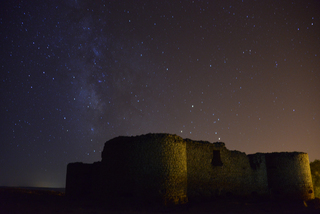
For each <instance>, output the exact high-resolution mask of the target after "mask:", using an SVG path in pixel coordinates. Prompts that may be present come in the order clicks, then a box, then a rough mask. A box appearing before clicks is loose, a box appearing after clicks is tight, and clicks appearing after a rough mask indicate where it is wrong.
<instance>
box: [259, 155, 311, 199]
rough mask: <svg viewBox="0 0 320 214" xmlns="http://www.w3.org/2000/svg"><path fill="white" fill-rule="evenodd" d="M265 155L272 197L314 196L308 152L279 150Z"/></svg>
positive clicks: (304, 197) (296, 197) (303, 197)
mask: <svg viewBox="0 0 320 214" xmlns="http://www.w3.org/2000/svg"><path fill="white" fill-rule="evenodd" d="M265 155H266V163H267V174H268V186H269V189H270V193H271V196H272V197H274V198H279V199H303V200H309V199H313V198H314V192H313V185H312V178H311V173H310V165H309V156H308V154H306V153H302V152H281V153H267V154H265Z"/></svg>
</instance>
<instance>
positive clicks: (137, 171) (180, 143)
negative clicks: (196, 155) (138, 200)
mask: <svg viewBox="0 0 320 214" xmlns="http://www.w3.org/2000/svg"><path fill="white" fill-rule="evenodd" d="M186 160H187V158H186V142H185V141H184V140H183V139H182V138H181V137H178V136H176V135H168V134H157V135H151V134H149V135H143V136H139V137H122V138H116V139H113V140H111V141H108V142H107V143H106V144H105V148H104V151H103V154H102V164H103V167H104V168H105V170H104V171H105V172H107V171H108V173H105V175H104V176H105V177H106V180H108V179H109V180H110V181H111V184H106V185H105V191H106V192H110V190H111V192H113V194H131V195H133V196H136V197H142V198H149V197H150V198H159V199H160V200H164V202H165V203H174V204H179V203H185V202H186V201H187V163H186ZM119 163H121V164H119ZM120 166H121V167H120ZM107 177H108V178H107ZM124 186H125V188H123V187H124ZM119 188H121V189H120V190H119Z"/></svg>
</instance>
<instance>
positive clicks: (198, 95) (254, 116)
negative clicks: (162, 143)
mask: <svg viewBox="0 0 320 214" xmlns="http://www.w3.org/2000/svg"><path fill="white" fill-rule="evenodd" d="M0 8H1V9H0V10H1V13H0V14H1V15H0V24H1V33H0V36H1V56H2V57H1V59H0V60H1V80H2V83H1V100H2V105H1V118H2V120H1V121H2V122H1V125H2V126H1V136H2V143H1V147H0V151H1V152H0V171H1V178H0V185H24V186H55V187H61V186H64V184H65V172H66V165H67V163H69V162H76V161H81V162H89V163H91V162H94V161H99V160H101V158H100V152H101V151H102V149H103V145H104V142H106V141H107V140H109V139H111V138H113V137H116V136H119V135H125V136H131V135H140V134H146V133H171V134H177V135H179V136H181V137H183V138H190V139H193V140H207V141H209V142H216V141H223V142H225V143H226V146H227V148H228V149H231V150H240V151H243V152H246V153H248V154H250V153H256V152H273V151H303V152H307V153H308V154H309V157H310V160H311V161H313V160H314V159H319V158H320V153H319V152H320V118H319V115H320V71H319V70H320V59H319V56H320V53H319V51H320V20H319V17H320V16H319V9H320V2H319V1H317V0H314V1H312V0H307V1H272V0H270V1H251V0H248V1H247V0H242V1H241V0H239V1H235V0H232V1H171V0H170V1H160V0H159V1H147V0H145V1H131V0H127V1H98V0H97V1H85V0H79V1H72V0H67V1H40V0H38V1H11V2H9V3H1V6H0Z"/></svg>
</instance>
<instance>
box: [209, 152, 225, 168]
mask: <svg viewBox="0 0 320 214" xmlns="http://www.w3.org/2000/svg"><path fill="white" fill-rule="evenodd" d="M211 164H212V166H222V165H223V163H222V161H221V156H220V150H213V157H212V162H211Z"/></svg>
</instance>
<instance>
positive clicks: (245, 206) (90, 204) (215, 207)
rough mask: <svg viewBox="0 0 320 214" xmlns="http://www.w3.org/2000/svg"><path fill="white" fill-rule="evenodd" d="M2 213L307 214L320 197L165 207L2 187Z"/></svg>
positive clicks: (319, 206)
mask: <svg viewBox="0 0 320 214" xmlns="http://www.w3.org/2000/svg"><path fill="white" fill-rule="evenodd" d="M0 213H1V214H23V213H32V214H36V213H48V214H51V213H59V214H64V213H68V214H72V213H79V214H82V213H85V214H102V213H230V214H231V213H288V214H292V213H306V214H320V200H319V199H318V200H313V201H309V202H303V201H300V202H297V201H295V202H276V201H270V200H252V199H251V200H245V199H223V200H222V199H219V200H217V199H216V200H210V201H197V202H195V201H192V200H191V201H190V202H189V203H188V204H186V205H182V206H174V207H163V206H160V205H154V204H153V205H150V204H144V203H143V202H141V201H140V202H138V201H124V200H117V201H112V202H111V201H104V202H97V201H80V202H79V201H71V200H68V198H66V197H65V195H64V193H63V192H59V191H50V190H38V189H25V188H11V187H10V188H9V187H2V188H0Z"/></svg>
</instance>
